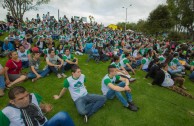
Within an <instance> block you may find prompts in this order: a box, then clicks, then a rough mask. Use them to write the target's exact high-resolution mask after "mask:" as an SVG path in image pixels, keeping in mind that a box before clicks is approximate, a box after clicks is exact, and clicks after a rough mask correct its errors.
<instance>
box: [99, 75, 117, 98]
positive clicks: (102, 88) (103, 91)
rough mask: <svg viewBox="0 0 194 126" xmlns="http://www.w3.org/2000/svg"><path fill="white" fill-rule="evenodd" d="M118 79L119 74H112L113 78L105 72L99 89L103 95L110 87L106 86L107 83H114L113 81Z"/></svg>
mask: <svg viewBox="0 0 194 126" xmlns="http://www.w3.org/2000/svg"><path fill="white" fill-rule="evenodd" d="M119 79H120V76H118V75H116V76H114V77H113V78H110V77H109V76H108V74H106V75H105V76H104V78H103V79H102V85H101V86H102V87H101V90H102V93H103V95H106V94H107V92H108V91H109V90H110V88H109V87H108V84H109V83H112V84H115V82H116V81H118V80H119Z"/></svg>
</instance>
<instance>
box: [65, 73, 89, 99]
mask: <svg viewBox="0 0 194 126" xmlns="http://www.w3.org/2000/svg"><path fill="white" fill-rule="evenodd" d="M85 81H86V79H85V75H83V74H81V76H80V77H79V78H77V79H75V78H73V76H70V77H68V78H67V79H65V81H64V88H68V89H69V92H70V94H71V98H72V99H73V101H76V100H77V99H78V98H80V97H83V96H85V95H87V94H88V92H87V90H86V88H85V86H84V82H85Z"/></svg>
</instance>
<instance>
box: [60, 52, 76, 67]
mask: <svg viewBox="0 0 194 126" xmlns="http://www.w3.org/2000/svg"><path fill="white" fill-rule="evenodd" d="M73 59H74V56H73V55H71V54H69V56H67V55H65V54H64V55H63V60H64V65H66V64H67V62H66V60H73Z"/></svg>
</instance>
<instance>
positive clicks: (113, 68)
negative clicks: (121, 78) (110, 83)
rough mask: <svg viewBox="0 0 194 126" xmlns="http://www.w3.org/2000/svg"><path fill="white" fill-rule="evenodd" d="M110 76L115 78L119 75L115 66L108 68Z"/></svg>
mask: <svg viewBox="0 0 194 126" xmlns="http://www.w3.org/2000/svg"><path fill="white" fill-rule="evenodd" d="M108 74H109V75H111V76H115V75H116V74H117V69H116V67H115V66H113V65H109V66H108Z"/></svg>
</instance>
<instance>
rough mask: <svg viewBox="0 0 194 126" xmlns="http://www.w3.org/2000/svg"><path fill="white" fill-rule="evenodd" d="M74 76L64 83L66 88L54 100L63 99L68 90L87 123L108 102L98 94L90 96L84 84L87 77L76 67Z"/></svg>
mask: <svg viewBox="0 0 194 126" xmlns="http://www.w3.org/2000/svg"><path fill="white" fill-rule="evenodd" d="M71 71H72V76H70V77H68V78H67V79H65V81H64V88H63V89H62V90H61V92H60V93H59V95H54V96H53V97H54V99H59V98H61V97H62V96H63V95H64V94H65V92H66V90H67V89H69V92H70V94H71V98H72V99H73V101H74V102H75V105H76V108H77V111H78V113H79V114H81V115H83V116H84V121H85V122H87V120H88V117H90V116H92V115H93V114H94V113H95V112H97V111H98V110H99V109H100V108H101V107H102V106H103V105H104V104H105V102H106V97H104V96H102V95H97V94H89V93H88V91H87V90H86V87H85V85H84V83H85V82H86V77H85V75H84V74H82V73H81V69H80V68H79V67H78V66H77V65H74V66H73V67H72V68H71Z"/></svg>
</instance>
